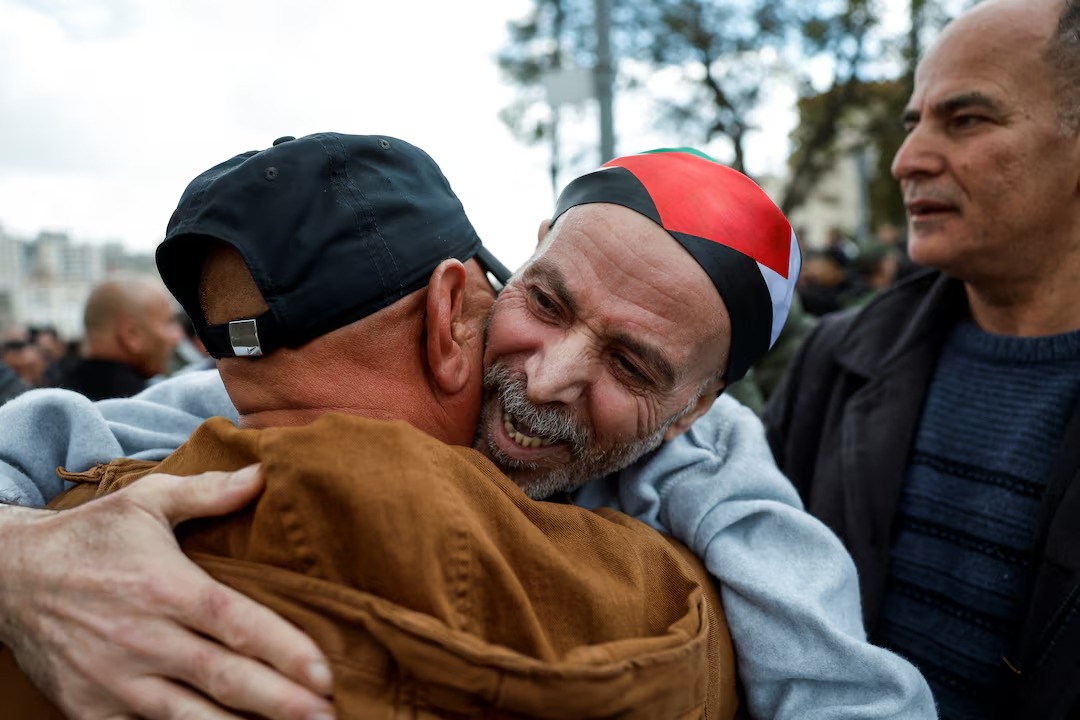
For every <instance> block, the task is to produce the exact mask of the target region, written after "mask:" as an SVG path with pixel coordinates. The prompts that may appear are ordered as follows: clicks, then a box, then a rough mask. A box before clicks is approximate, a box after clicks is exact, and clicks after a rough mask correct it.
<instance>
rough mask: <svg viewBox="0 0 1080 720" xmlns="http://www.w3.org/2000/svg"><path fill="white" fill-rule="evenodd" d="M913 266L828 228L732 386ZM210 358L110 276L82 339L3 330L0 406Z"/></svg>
mask: <svg viewBox="0 0 1080 720" xmlns="http://www.w3.org/2000/svg"><path fill="white" fill-rule="evenodd" d="M917 267H918V266H916V265H914V264H913V263H912V262H911V260H910V259H909V258H908V255H907V252H906V249H905V247H904V238H903V234H902V232H901V231H900V229H899V228H897V227H896V226H895V225H891V224H883V225H881V226H880V227H879V228H878V230H877V232H876V233H875V235H874V238H873V239H872V240H871V241H870V242H868V243H863V244H861V245H860V244H859V243H856V242H855V241H854V240H853V239H851V237H850V236H848V235H846V234H845V233H843V232H842V231H840V230H839V229H837V228H834V229H833V230H832V231H831V232H830V234H829V238H828V241H827V244H826V245H825V246H824V247H821V248H806V247H804V248H803V270H802V274H801V276H800V279H799V283H798V296H799V298H798V300H799V302H796V303H795V306H794V307H793V309H792V314H791V317H789V319H788V323H787V326H786V327H785V330H784V333H783V335H782V337H781V340H780V341H779V342H778V343H777V345H776V347H775V348H774V349H773V351H771V352H770V353H769V354H768V355H767V356H766V357H765V358H764V359H763V360H761V361H760V362H759V363H758V364H757V365H756V366H755V368H754V369H753V371H752V372H751V373H750V374H749V375H748V376H747V379H746V380H744V381H742V382H740V383H738V384H737V385H735V386H733V387H732V389H731V393H732V394H733V395H734V396H735V397H736V398H737V399H739V400H740V401H741V402H742V403H743V404H745V405H747V406H749V407H751V408H752V409H753V410H755V412H758V413H759V414H760V413H761V412H762V411H763V409H764V404H765V401H766V400H768V397H769V395H770V394H771V393H772V391H773V390H774V389H775V387H776V385H777V384H778V383H779V382H780V379H781V377H782V376H783V374H784V371H785V370H786V368H787V365H788V363H789V362H790V360H791V357H792V356H793V355H794V353H795V351H796V350H797V349H798V346H799V344H800V342H801V341H802V339H803V338H805V337H806V335H807V334H808V333H809V331H810V329H811V328H812V327H813V326H814V322H815V319H816V318H817V317H820V316H822V315H826V314H828V313H831V312H836V311H839V310H844V309H846V308H850V307H856V306H861V305H863V304H865V303H866V302H868V301H869V300H870V299H871V298H872V297H874V296H875V295H876V294H877V293H879V292H880V291H882V290H884V289H885V288H887V287H889V286H890V285H892V284H893V283H894V282H896V281H898V280H900V279H902V278H904V277H905V276H907V275H908V274H910V273H911V272H912V271H913V270H915V269H917ZM212 365H213V359H212V358H210V357H209V356H208V355H207V353H206V350H205V348H204V347H203V345H202V342H201V341H200V340H199V338H198V336H197V335H196V334H195V330H194V327H193V326H192V324H191V320H190V318H188V317H187V315H186V314H184V312H183V311H182V310H176V309H175V305H173V304H172V302H171V300H169V298H168V297H167V296H166V295H165V294H164V291H163V290H161V289H160V288H158V287H157V286H156V285H153V284H152V283H147V282H146V281H143V280H126V281H118V280H110V281H106V282H104V283H101V284H100V285H98V286H96V287H95V288H94V290H93V291H92V292H91V294H90V297H89V299H88V300H87V304H86V308H85V312H84V334H83V337H81V338H71V339H67V338H62V337H61V336H60V333H59V332H58V331H57V330H56V328H55V327H52V326H48V325H13V326H9V327H7V328H3V329H2V331H0V403H2V402H4V401H6V400H9V399H11V398H12V397H15V396H16V395H18V394H19V393H21V392H24V391H25V390H28V389H31V388H48V387H58V388H65V389H69V390H75V391H78V392H81V393H82V394H84V395H86V396H87V397H89V398H91V399H93V400H101V399H105V398H110V397H130V396H131V395H134V394H136V393H138V392H139V391H140V390H142V389H143V388H145V387H146V385H147V384H149V383H152V382H154V381H155V380H156V379H159V378H162V377H167V376H169V375H172V374H174V373H176V372H181V371H185V370H188V369H196V368H206V367H212Z"/></svg>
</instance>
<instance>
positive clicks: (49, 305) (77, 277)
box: [0, 225, 160, 340]
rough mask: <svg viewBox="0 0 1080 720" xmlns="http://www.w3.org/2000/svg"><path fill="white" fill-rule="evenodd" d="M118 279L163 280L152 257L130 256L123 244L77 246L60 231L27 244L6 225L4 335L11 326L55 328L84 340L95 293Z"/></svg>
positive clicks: (1, 290)
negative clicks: (106, 282) (89, 303)
mask: <svg viewBox="0 0 1080 720" xmlns="http://www.w3.org/2000/svg"><path fill="white" fill-rule="evenodd" d="M118 275H124V276H139V277H150V278H153V279H156V280H158V281H159V282H160V278H159V276H158V273H157V268H156V267H155V266H154V258H153V256H152V255H150V254H149V253H129V252H128V251H127V250H125V249H124V247H123V246H122V245H120V244H118V243H110V244H106V245H95V244H90V243H78V242H73V241H72V240H71V238H70V237H69V236H68V235H67V233H58V232H42V233H39V234H38V236H37V237H36V238H34V239H33V240H25V239H21V238H16V237H14V236H13V235H11V234H9V233H7V232H5V231H4V229H3V226H2V225H0V331H2V330H4V329H5V328H7V327H9V326H11V325H52V326H54V327H55V328H56V329H57V330H58V331H59V332H60V335H61V337H63V338H65V339H68V340H72V339H76V338H79V337H81V336H82V331H83V328H82V317H83V307H84V305H85V304H86V298H87V297H89V295H90V291H91V290H92V289H93V288H94V286H95V285H97V284H98V283H100V282H102V281H103V280H105V279H107V278H111V277H116V276H118Z"/></svg>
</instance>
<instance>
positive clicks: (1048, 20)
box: [915, 0, 1062, 86]
mask: <svg viewBox="0 0 1080 720" xmlns="http://www.w3.org/2000/svg"><path fill="white" fill-rule="evenodd" d="M1061 7H1062V5H1061V3H1060V2H1059V1H1058V0H1051V2H1046V1H1045V0H1024V1H1023V2H1015V1H1014V0H1006V1H1004V2H1002V1H995V0H990V1H989V2H984V3H983V4H981V5H978V6H976V7H975V8H973V9H972V10H969V11H968V12H966V13H964V14H963V15H961V16H960V17H958V18H956V19H955V20H953V21H952V22H951V23H949V24H948V25H947V26H946V27H945V30H944V31H943V32H942V33H941V35H940V36H939V37H938V39H937V40H936V41H935V42H934V44H933V45H931V47H930V48H929V50H927V52H926V54H925V55H924V57H923V59H922V60H921V61H920V62H919V65H918V68H917V69H916V73H915V83H916V86H918V85H920V84H926V83H927V82H929V81H930V80H933V79H937V80H940V79H942V78H947V77H951V76H952V75H954V74H965V73H975V74H977V73H980V72H983V73H986V74H1000V73H1002V72H1004V73H1005V74H1007V75H1015V74H1020V73H1025V72H1030V68H1029V67H1028V66H1027V63H1030V62H1033V61H1039V62H1041V61H1042V55H1043V52H1044V50H1045V49H1046V47H1047V43H1048V41H1049V40H1050V38H1051V37H1052V36H1053V33H1054V31H1055V28H1056V26H1057V19H1058V15H1059V14H1060V10H1061Z"/></svg>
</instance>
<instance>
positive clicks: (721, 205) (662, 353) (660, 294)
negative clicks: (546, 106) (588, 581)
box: [477, 150, 799, 498]
mask: <svg viewBox="0 0 1080 720" xmlns="http://www.w3.org/2000/svg"><path fill="white" fill-rule="evenodd" d="M672 241H675V242H676V243H677V244H679V245H680V246H681V248H682V251H681V252H672V251H671V245H672ZM798 271H799V253H798V247H797V244H796V242H795V237H794V234H793V233H792V232H791V228H790V226H789V225H788V223H787V221H786V220H785V219H784V217H783V215H781V214H780V213H778V212H776V208H775V206H774V205H773V204H772V202H771V201H770V200H769V199H768V197H767V196H766V195H765V194H764V193H763V192H762V191H761V189H760V188H758V187H757V186H756V185H754V184H753V183H752V182H750V181H749V180H748V179H747V178H746V177H745V176H743V175H741V174H740V173H737V172H735V171H733V170H731V169H729V168H726V167H724V166H722V165H718V164H717V163H715V162H714V161H712V160H711V159H710V158H707V157H705V156H702V155H700V154H697V153H696V152H693V151H686V150H682V151H663V150H661V151H655V152H653V153H644V154H641V155H634V156H628V157H625V158H619V159H617V160H614V161H612V162H611V163H608V165H606V166H605V167H604V168H602V169H601V170H599V171H597V172H594V173H589V174H587V175H584V176H582V177H580V178H578V179H577V180H575V181H574V182H572V183H571V184H570V185H569V186H568V187H567V188H566V189H565V190H564V191H563V193H562V194H561V195H560V197H559V201H558V203H557V205H556V209H555V214H554V220H553V221H551V222H550V223H548V222H545V223H543V224H542V225H541V227H540V232H539V243H538V246H537V250H536V252H535V253H534V254H533V257H532V258H530V260H529V262H528V263H526V265H525V267H523V268H522V270H521V271H520V272H519V273H518V274H517V275H516V276H515V277H514V279H513V280H512V281H511V282H510V284H509V285H508V286H507V288H506V289H505V290H504V291H503V292H502V294H501V295H500V296H499V299H498V301H497V302H496V304H495V309H494V311H493V313H492V317H491V320H490V323H489V327H488V343H487V349H486V352H485V355H484V366H485V368H486V374H485V380H484V386H485V390H486V395H485V400H484V414H483V418H482V421H481V425H480V431H479V432H480V437H479V439H478V443H477V447H479V448H481V449H482V450H483V451H484V452H485V453H486V454H487V455H488V456H489V457H491V458H492V459H493V460H495V462H496V463H498V464H499V465H500V467H502V468H503V470H504V471H506V472H507V473H508V474H510V475H511V476H512V477H513V478H514V480H515V482H517V483H518V485H520V486H521V487H522V488H524V489H525V491H526V492H527V493H529V494H530V495H532V496H533V497H538V498H544V497H550V496H551V495H553V494H555V493H558V492H564V491H568V490H573V489H575V488H577V487H580V486H581V485H583V484H584V483H585V482H587V481H589V480H591V479H593V478H598V477H602V476H604V475H606V474H608V473H611V472H613V471H616V470H619V469H621V468H623V467H625V466H626V465H628V464H629V463H630V462H632V461H633V460H634V459H636V458H637V457H640V456H641V455H643V454H644V453H646V452H648V451H650V450H653V449H655V448H656V447H657V446H659V445H660V443H662V442H663V441H664V440H671V439H673V438H675V437H677V436H679V435H681V434H682V433H684V432H685V431H686V429H687V428H689V427H690V425H691V423H693V421H694V420H696V419H697V418H699V417H700V416H701V415H702V414H704V413H705V412H706V411H707V410H708V409H709V408H710V407H711V405H712V403H713V401H714V399H715V398H716V396H717V395H718V394H719V393H720V392H721V391H722V390H723V389H724V387H726V386H727V385H728V384H730V383H732V382H735V381H736V380H739V379H740V378H741V377H742V376H743V375H744V374H745V373H746V371H747V370H748V369H749V366H750V364H751V363H752V361H753V360H754V359H757V358H758V357H760V355H761V354H762V353H764V351H765V350H767V349H768V348H769V347H770V346H771V344H772V343H773V342H775V340H776V337H777V336H778V334H779V332H780V329H781V328H782V327H783V320H784V319H785V318H786V317H787V312H788V308H789V307H790V302H791V296H792V287H793V284H794V280H795V278H796V277H797V276H798Z"/></svg>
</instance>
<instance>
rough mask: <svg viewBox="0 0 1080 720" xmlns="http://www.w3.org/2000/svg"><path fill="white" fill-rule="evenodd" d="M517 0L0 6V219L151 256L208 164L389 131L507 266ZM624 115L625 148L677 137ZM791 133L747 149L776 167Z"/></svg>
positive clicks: (532, 208)
mask: <svg viewBox="0 0 1080 720" xmlns="http://www.w3.org/2000/svg"><path fill="white" fill-rule="evenodd" d="M529 4H530V3H529V0H467V1H464V2H446V0H411V1H410V0H400V1H399V2H387V1H386V0H379V1H378V2H376V1H374V0H307V1H306V2H301V1H295V0H0V223H2V224H3V225H4V227H5V228H6V229H7V230H8V231H14V232H17V233H20V234H25V235H32V234H34V233H36V232H37V231H39V230H41V229H59V230H67V231H69V232H70V233H71V234H72V235H73V236H74V237H75V238H76V239H77V240H94V239H120V240H121V241H123V242H124V243H125V244H126V245H128V246H129V247H132V248H135V249H140V250H147V251H148V250H151V249H153V248H154V247H155V246H156V244H157V243H158V242H159V241H160V239H161V235H162V233H163V231H164V228H165V223H166V222H167V220H168V217H169V215H170V213H171V211H172V209H173V207H174V206H175V204H176V201H177V200H178V199H179V197H180V193H181V191H182V190H183V188H184V186H185V185H186V183H187V182H188V181H189V180H190V179H191V178H193V177H194V176H195V175H197V174H198V173H200V172H202V171H203V170H205V169H206V168H208V167H210V166H212V165H214V164H216V163H218V162H221V161H222V160H225V159H226V158H228V157H231V156H232V155H234V154H236V153H239V152H242V151H245V150H251V149H259V148H264V147H267V146H269V145H270V143H271V142H272V141H273V140H274V139H275V138H276V137H278V136H281V135H295V136H300V135H304V134H308V133H311V132H316V131H322V130H334V131H339V132H352V133H381V134H388V135H394V136H397V137H401V138H403V139H405V140H409V141H410V142H413V143H415V144H417V145H419V146H420V147H422V148H424V149H425V150H427V151H428V152H429V153H430V154H431V155H432V156H433V157H434V158H435V159H436V160H437V161H438V162H439V164H440V165H441V166H442V168H443V170H444V171H445V173H446V175H447V177H448V178H450V181H451V183H452V185H453V186H454V188H455V190H456V191H457V193H458V195H459V196H460V197H461V199H462V202H463V203H464V204H465V207H466V209H467V210H468V212H469V215H470V217H471V218H472V220H473V222H474V224H475V225H476V227H477V229H478V230H479V232H480V234H481V236H482V237H483V238H484V241H485V244H487V245H489V246H490V247H491V248H492V250H493V251H494V252H495V253H496V254H497V255H498V256H499V257H500V258H502V259H503V261H504V262H506V263H507V264H508V265H510V266H512V267H513V266H516V265H518V264H520V263H521V262H522V261H523V260H524V259H525V258H526V257H527V256H528V254H529V252H530V251H531V249H532V246H533V243H534V242H535V232H536V227H537V224H538V222H539V220H540V219H542V218H543V217H544V216H545V215H546V214H547V213H548V212H549V211H550V208H551V206H552V200H553V198H552V196H551V187H550V181H549V178H548V148H546V147H539V148H531V149H530V148H525V147H523V146H522V145H520V144H518V143H517V142H516V141H515V140H514V139H513V138H512V137H511V135H510V132H509V131H508V130H507V129H506V128H505V127H504V126H503V125H502V124H501V122H500V121H499V119H498V111H499V110H500V109H501V108H502V107H503V106H504V105H505V104H506V103H507V101H508V100H509V98H510V97H511V94H512V90H511V89H510V88H509V87H508V86H507V85H506V84H505V83H504V82H503V81H502V80H501V78H500V77H499V74H498V70H497V68H496V65H495V62H494V55H495V53H496V51H497V50H498V48H499V46H500V45H501V44H502V43H503V42H504V41H505V38H506V31H505V27H506V22H507V21H508V20H509V19H512V18H516V17H520V16H522V15H523V14H524V13H525V12H526V11H527V9H528V7H529ZM622 109H625V111H626V112H625V116H624V117H623V118H622V119H620V121H619V125H618V130H619V132H620V135H621V136H620V137H619V148H620V149H621V150H623V151H634V150H639V149H643V148H645V147H651V146H656V145H672V144H686V143H685V142H678V141H677V140H672V139H670V138H666V139H663V138H660V137H659V136H657V135H656V134H654V133H650V132H649V129H648V126H647V122H646V123H644V124H643V123H642V122H641V119H642V118H643V117H645V118H646V119H647V116H648V113H645V112H640V111H639V108H636V107H634V106H632V105H629V104H628V105H627V106H626V107H625V108H620V110H622ZM763 125H768V122H766V123H763ZM568 126H569V127H568V129H567V130H568V131H567V133H566V140H567V144H566V148H567V153H568V154H570V153H573V152H574V151H575V150H580V149H581V148H586V147H589V146H591V145H592V144H593V143H595V142H596V141H595V138H596V134H595V132H596V130H595V127H596V123H595V110H593V109H587V110H585V111H583V112H581V113H580V114H579V119H578V121H577V122H573V121H571V122H570V123H568ZM781 132H784V131H783V130H782V131H781ZM575 135H576V137H575ZM783 146H784V143H783V142H777V138H775V137H773V138H772V141H771V142H769V141H768V140H766V141H765V142H762V143H761V144H760V145H759V147H767V148H769V151H770V154H768V155H767V160H766V162H768V163H769V164H770V165H771V164H774V163H776V162H778V160H779V159H780V154H779V152H778V148H781V149H782V147H783ZM721 150H722V148H721ZM592 152H595V151H590V152H587V153H581V152H579V153H578V154H584V156H585V160H583V161H582V162H584V167H582V166H578V167H577V169H578V170H584V169H589V167H590V166H591V165H592V161H591V158H590V157H589V155H591V153H592ZM720 154H723V153H720ZM751 170H752V171H755V167H751ZM568 178H569V175H566V176H564V177H563V180H564V181H565V180H566V179H568Z"/></svg>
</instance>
